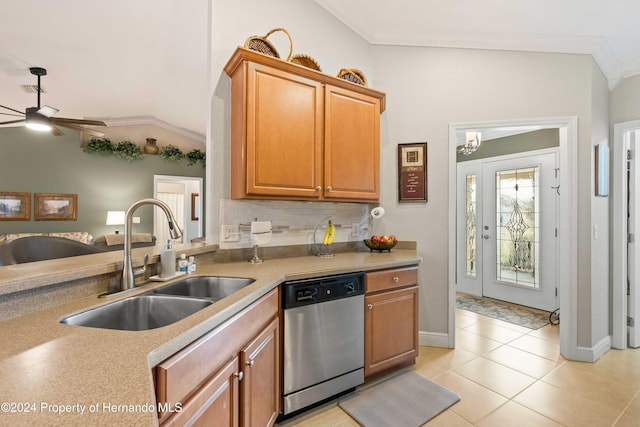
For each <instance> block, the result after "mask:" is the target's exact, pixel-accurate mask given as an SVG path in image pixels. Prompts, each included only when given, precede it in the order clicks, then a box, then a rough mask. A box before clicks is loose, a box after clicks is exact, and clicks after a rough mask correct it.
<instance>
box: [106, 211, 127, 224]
mask: <svg viewBox="0 0 640 427" xmlns="http://www.w3.org/2000/svg"><path fill="white" fill-rule="evenodd" d="M124 214H125V212H124V211H107V225H122V224H124Z"/></svg>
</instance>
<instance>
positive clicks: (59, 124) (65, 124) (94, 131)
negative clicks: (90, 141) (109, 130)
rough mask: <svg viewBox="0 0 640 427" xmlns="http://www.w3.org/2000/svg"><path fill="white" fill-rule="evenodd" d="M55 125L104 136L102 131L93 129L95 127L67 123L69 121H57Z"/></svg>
mask: <svg viewBox="0 0 640 427" xmlns="http://www.w3.org/2000/svg"><path fill="white" fill-rule="evenodd" d="M57 125H58V126H63V127H66V128H69V129H73V130H77V131H79V132H86V133H88V134H91V135H95V136H104V132H100V131H98V130H95V129H90V128H85V127H82V126H76V125H72V124H69V123H57Z"/></svg>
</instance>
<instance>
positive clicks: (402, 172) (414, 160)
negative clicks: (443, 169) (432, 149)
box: [398, 142, 427, 203]
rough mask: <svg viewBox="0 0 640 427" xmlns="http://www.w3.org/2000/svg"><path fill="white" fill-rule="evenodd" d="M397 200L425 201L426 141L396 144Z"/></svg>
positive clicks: (405, 201) (408, 201)
mask: <svg viewBox="0 0 640 427" xmlns="http://www.w3.org/2000/svg"><path fill="white" fill-rule="evenodd" d="M398 201H399V202H401V203H411V202H426V201H427V143H426V142H418V143H413V144H398Z"/></svg>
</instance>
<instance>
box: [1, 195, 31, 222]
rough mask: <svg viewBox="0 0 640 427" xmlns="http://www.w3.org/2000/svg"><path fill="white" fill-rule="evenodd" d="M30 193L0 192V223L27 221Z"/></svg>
mask: <svg viewBox="0 0 640 427" xmlns="http://www.w3.org/2000/svg"><path fill="white" fill-rule="evenodd" d="M30 219H31V193H15V192H7V191H0V221H29V220H30Z"/></svg>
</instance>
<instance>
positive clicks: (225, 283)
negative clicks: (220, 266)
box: [153, 276, 255, 301]
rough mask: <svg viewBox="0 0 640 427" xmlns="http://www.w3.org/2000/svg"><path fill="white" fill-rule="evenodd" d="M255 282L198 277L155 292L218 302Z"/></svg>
mask: <svg viewBox="0 0 640 427" xmlns="http://www.w3.org/2000/svg"><path fill="white" fill-rule="evenodd" d="M253 282H255V279H249V278H244V277H220V276H198V277H189V278H188V279H184V280H181V281H179V282H176V283H173V284H171V285H167V286H164V287H162V288H158V289H155V290H154V291H153V292H154V293H156V294H162V295H180V296H186V297H195V298H208V299H211V300H213V301H218V300H221V299H222V298H224V297H227V296H229V295H231V294H232V293H234V292H236V291H238V290H240V289H242V288H244V287H245V286H248V285H250V284H251V283H253Z"/></svg>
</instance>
